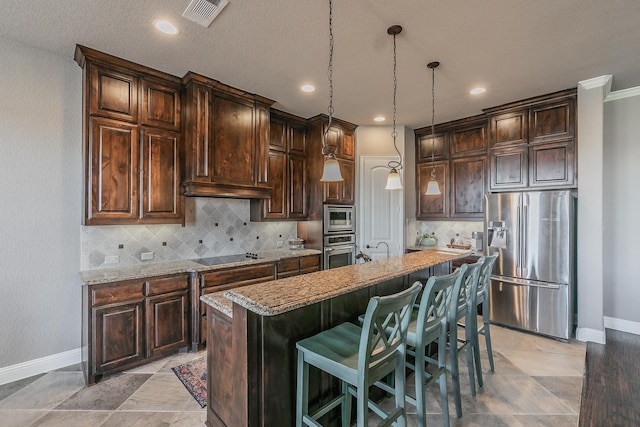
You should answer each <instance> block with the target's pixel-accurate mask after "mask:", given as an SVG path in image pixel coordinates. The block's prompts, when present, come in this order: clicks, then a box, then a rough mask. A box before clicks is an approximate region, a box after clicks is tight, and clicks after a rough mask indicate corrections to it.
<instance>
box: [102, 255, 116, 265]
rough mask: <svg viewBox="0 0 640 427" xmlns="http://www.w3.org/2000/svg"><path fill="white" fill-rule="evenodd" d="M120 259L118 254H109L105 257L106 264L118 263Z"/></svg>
mask: <svg viewBox="0 0 640 427" xmlns="http://www.w3.org/2000/svg"><path fill="white" fill-rule="evenodd" d="M118 261H119V257H118V255H109V256H106V257H104V263H105V264H117V263H118Z"/></svg>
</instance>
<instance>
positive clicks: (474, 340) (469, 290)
mask: <svg viewBox="0 0 640 427" xmlns="http://www.w3.org/2000/svg"><path fill="white" fill-rule="evenodd" d="M465 265H466V266H467V268H466V269H465V271H464V272H463V273H462V280H461V281H460V286H459V291H458V290H457V289H455V288H454V296H456V295H457V298H452V299H451V303H450V304H449V307H448V308H447V323H448V327H449V340H448V343H447V344H448V348H449V351H450V358H451V364H450V365H448V366H447V368H448V369H449V370H450V371H451V382H452V383H453V397H454V399H455V403H456V416H457V417H458V418H460V417H462V398H461V396H460V368H459V363H458V355H459V354H460V353H462V352H464V353H465V354H466V356H467V368H468V370H469V382H470V385H471V395H472V396H475V395H476V381H475V375H474V373H473V369H474V366H475V368H476V372H477V373H478V382H479V384H480V386H481V387H482V368H481V366H480V353H479V344H478V333H477V320H475V319H476V318H475V316H469V315H468V313H469V311H470V307H471V306H473V307H474V308H475V307H476V305H475V302H476V294H477V292H478V278H479V276H480V269H481V268H482V262H480V261H478V262H476V263H475V264H465ZM462 267H464V265H463V266H461V267H459V268H462ZM462 319H465V322H464V324H461V325H458V321H459V320H462ZM459 326H462V327H464V338H463V337H462V336H459V335H458V327H459ZM474 358H475V363H474Z"/></svg>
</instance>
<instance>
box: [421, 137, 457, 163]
mask: <svg viewBox="0 0 640 427" xmlns="http://www.w3.org/2000/svg"><path fill="white" fill-rule="evenodd" d="M416 145H417V146H416V157H417V159H416V161H417V162H418V163H420V162H427V161H431V153H432V152H433V159H434V160H442V159H446V158H448V157H449V134H448V132H440V133H438V132H436V134H435V137H433V138H432V137H431V134H429V135H420V136H417V137H416Z"/></svg>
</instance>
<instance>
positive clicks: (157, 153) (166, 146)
mask: <svg viewBox="0 0 640 427" xmlns="http://www.w3.org/2000/svg"><path fill="white" fill-rule="evenodd" d="M141 145H142V217H143V218H145V219H146V220H151V219H154V220H158V222H166V221H167V220H168V221H170V222H176V221H177V222H181V221H182V216H183V213H182V212H183V209H182V201H183V198H182V196H181V194H180V134H179V133H177V132H172V131H168V130H164V129H157V128H146V127H145V128H143V129H142V144H141ZM146 222H150V221H146Z"/></svg>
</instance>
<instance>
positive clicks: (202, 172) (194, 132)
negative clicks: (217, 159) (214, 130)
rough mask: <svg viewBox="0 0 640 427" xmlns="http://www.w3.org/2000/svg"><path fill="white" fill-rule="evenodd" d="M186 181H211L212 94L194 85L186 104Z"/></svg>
mask: <svg viewBox="0 0 640 427" xmlns="http://www.w3.org/2000/svg"><path fill="white" fill-rule="evenodd" d="M185 105H186V107H185V110H186V112H185V117H186V118H185V120H186V126H185V129H184V131H185V138H186V140H187V144H186V146H187V147H188V148H187V150H186V153H185V156H186V166H187V167H186V169H187V170H186V179H187V180H193V181H201V182H208V181H211V150H210V146H209V144H210V140H209V139H210V121H211V110H210V107H211V92H210V91H209V89H208V88H206V87H203V86H198V85H192V86H190V87H189V88H188V89H187V94H186V102H185Z"/></svg>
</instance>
